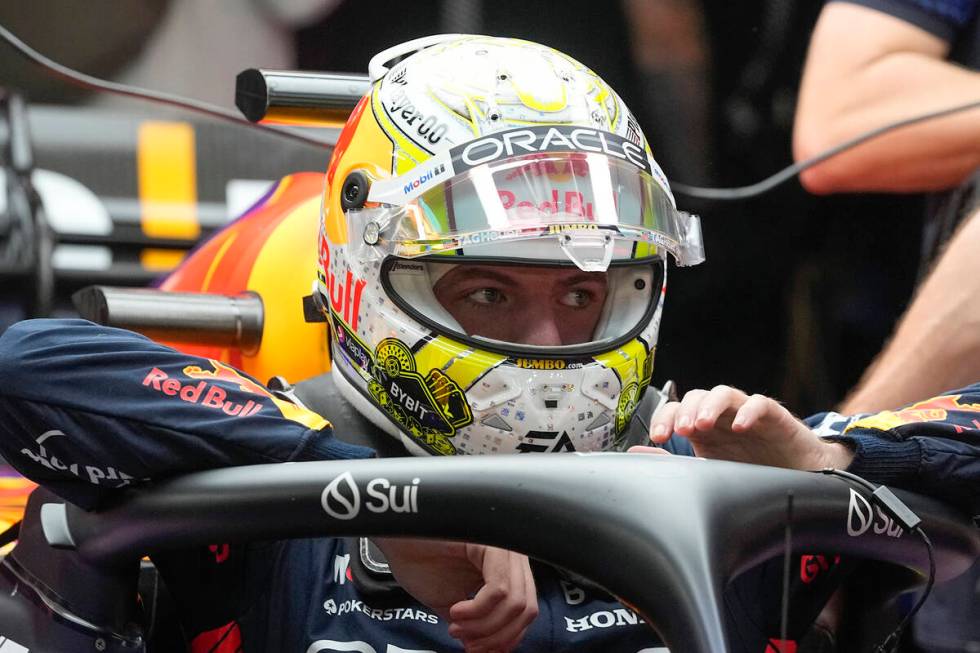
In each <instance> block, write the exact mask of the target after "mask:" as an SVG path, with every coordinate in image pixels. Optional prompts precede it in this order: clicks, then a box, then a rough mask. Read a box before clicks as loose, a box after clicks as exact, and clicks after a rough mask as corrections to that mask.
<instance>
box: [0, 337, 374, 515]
mask: <svg viewBox="0 0 980 653" xmlns="http://www.w3.org/2000/svg"><path fill="white" fill-rule="evenodd" d="M0 453H2V455H3V456H4V458H5V459H6V460H7V462H8V463H9V464H11V465H12V466H14V467H15V468H16V469H17V470H18V471H19V472H21V473H22V474H24V475H25V476H27V477H28V478H30V479H32V480H34V481H36V482H38V483H41V484H43V485H45V486H47V487H48V488H50V489H51V490H53V491H55V492H56V493H58V494H59V495H61V496H63V497H64V498H66V499H68V500H69V501H72V502H74V503H76V504H78V505H80V506H82V507H83V508H91V507H94V506H95V505H96V504H97V502H98V500H99V498H100V497H101V496H102V495H103V494H104V493H105V492H106V491H107V490H111V489H113V488H118V487H122V486H125V485H128V484H130V483H133V482H134V481H136V480H142V479H155V478H163V477H166V476H172V475H175V474H180V473H185V472H190V471H195V470H201V469H210V468H217V467H226V466H231V465H244V464H256V463H270V462H285V461H293V460H313V459H347V458H364V457H368V456H370V455H371V451H370V450H369V449H365V448H363V447H356V446H352V445H348V444H345V443H342V442H339V441H337V440H336V439H335V438H334V437H333V434H332V429H331V427H330V424H329V422H327V420H325V419H324V418H323V417H321V416H319V415H317V414H316V413H313V412H311V411H309V410H306V409H304V408H301V407H298V406H296V405H294V404H292V403H290V402H288V401H286V400H284V399H281V398H278V397H276V396H275V395H273V394H272V393H271V392H270V391H269V390H267V389H266V388H265V387H264V386H263V385H262V384H260V383H259V382H257V381H256V380H255V379H253V378H251V377H249V376H247V375H246V374H243V373H242V372H239V371H237V370H235V369H234V368H232V367H230V366H228V365H226V364H224V363H221V362H219V361H214V360H209V359H203V358H199V357H196V356H190V355H187V354H184V353H181V352H178V351H176V350H174V349H171V348H169V347H165V346H163V345H160V344H158V343H155V342H153V341H152V340H149V339H148V338H145V337H143V336H141V335H138V334H136V333H133V332H130V331H126V330H123V329H114V328H110V327H103V326H98V325H95V324H92V323H91V322H86V321H84V320H27V321H24V322H20V323H18V324H15V325H13V326H11V327H10V328H9V329H8V330H7V331H6V332H5V333H4V334H3V335H2V336H0Z"/></svg>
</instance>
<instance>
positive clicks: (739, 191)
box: [670, 100, 980, 200]
mask: <svg viewBox="0 0 980 653" xmlns="http://www.w3.org/2000/svg"><path fill="white" fill-rule="evenodd" d="M977 108H980V100H975V101H973V102H969V103H967V104H961V105H958V106H955V107H949V108H946V109H940V110H939V111H931V112H929V113H923V114H920V115H918V116H913V117H911V118H905V119H904V120H899V121H897V122H893V123H889V124H887V125H883V126H881V127H878V128H876V129H872V130H870V131H866V132H864V133H863V134H860V135H858V136H855V137H854V138H852V139H850V140H847V141H844V142H843V143H841V144H840V145H835V146H834V147H831V148H830V149H827V150H824V151H823V152H821V153H820V154H818V155H816V156H814V157H812V158H809V159H807V160H806V161H800V162H799V163H794V164H793V165H790V166H787V167H786V168H783V169H782V170H780V171H779V172H777V173H776V174H774V175H772V176H771V177H767V178H765V179H763V180H762V181H759V182H756V183H754V184H749V185H748V186H739V187H736V188H704V187H702V186H688V185H687V184H681V183H676V182H673V181H671V182H670V188H671V190H672V191H674V192H675V193H680V194H682V195H686V196H688V197H695V198H698V199H706V200H744V199H749V198H751V197H757V196H759V195H762V194H763V193H766V192H769V191H770V190H772V189H773V188H775V187H776V186H779V185H780V184H782V183H785V182H786V181H789V180H790V179H792V178H793V177H795V176H796V175H798V174H799V173H801V172H803V171H804V170H806V169H808V168H812V167H813V166H815V165H817V164H818V163H822V162H824V161H826V160H827V159H829V158H831V157H834V156H837V155H838V154H840V153H841V152H844V151H845V150H849V149H851V148H852V147H857V146H858V145H860V144H861V143H864V142H866V141H870V140H871V139H873V138H877V137H879V136H881V135H882V134H887V133H888V132H891V131H894V130H896V129H901V128H902V127H907V126H909V125H914V124H917V123H920V122H926V121H928V120H936V119H938V118H944V117H946V116H949V115H952V114H954V113H960V112H962V111H969V110H971V109H977Z"/></svg>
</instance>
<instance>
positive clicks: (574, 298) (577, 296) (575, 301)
mask: <svg viewBox="0 0 980 653" xmlns="http://www.w3.org/2000/svg"><path fill="white" fill-rule="evenodd" d="M591 302H592V293H590V292H588V291H586V290H570V291H568V292H567V293H565V296H564V297H562V298H561V303H562V304H564V305H565V306H571V307H573V308H582V307H583V306H588V305H589V304H590V303H591Z"/></svg>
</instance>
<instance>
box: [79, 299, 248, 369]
mask: <svg viewBox="0 0 980 653" xmlns="http://www.w3.org/2000/svg"><path fill="white" fill-rule="evenodd" d="M72 301H73V302H74V304H75V308H76V309H77V310H78V312H79V314H80V315H81V316H82V317H83V318H85V319H87V320H91V321H92V322H96V323H98V324H104V325H106V326H113V327H119V328H122V329H130V330H132V331H138V332H139V333H142V334H143V335H145V336H147V337H149V338H153V339H154V340H163V341H166V342H180V343H195V344H208V345H221V346H228V347H237V348H239V349H241V350H242V352H243V353H245V354H251V353H254V352H256V351H257V350H258V348H259V344H260V343H261V342H262V325H263V308H262V299H261V298H260V297H259V296H258V295H257V294H255V293H242V294H239V295H231V296H229V295H217V294H205V293H185V292H168V291H165V290H156V289H154V288H112V287H109V286H88V287H87V288H83V289H81V290H79V291H78V292H76V293H75V294H74V295H72Z"/></svg>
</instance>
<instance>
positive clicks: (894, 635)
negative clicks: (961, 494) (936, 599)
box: [875, 527, 936, 653]
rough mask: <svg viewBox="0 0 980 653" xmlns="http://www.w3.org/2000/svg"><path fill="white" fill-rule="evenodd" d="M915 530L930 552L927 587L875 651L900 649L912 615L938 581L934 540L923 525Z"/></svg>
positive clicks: (888, 652)
mask: <svg viewBox="0 0 980 653" xmlns="http://www.w3.org/2000/svg"><path fill="white" fill-rule="evenodd" d="M915 532H916V533H918V535H919V537H921V538H922V541H923V542H925V544H926V551H928V552H929V579H928V580H927V581H926V588H925V590H923V592H922V594H920V595H919V599H918V600H917V601H916V602H915V605H913V606H912V609H911V610H909V612H908V614H906V615H905V616H904V617H902V620H901V621H899V622H898V625H897V626H895V630H893V631H892V632H891V633H889V635H888V637H886V638H885V640H884V641H883V642H882V643H881V644H879V645H878V647H877V648H876V649H875V653H890V652H891V651H897V650H898V644H899V640H900V639H901V638H902V633H904V632H905V628H906V627H907V626H908V625H909V622H910V621H911V620H912V617H914V616H915V615H916V613H917V612H918V611H919V609H920V608H922V605H923V604H924V603H925V602H926V599H928V598H929V594H930V593H931V592H932V586H933V585H934V584H935V582H936V554H935V551H934V550H933V547H932V540H930V539H929V536H928V535H926V533H925V531H923V530H922V528H921V527H916V529H915Z"/></svg>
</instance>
